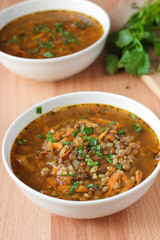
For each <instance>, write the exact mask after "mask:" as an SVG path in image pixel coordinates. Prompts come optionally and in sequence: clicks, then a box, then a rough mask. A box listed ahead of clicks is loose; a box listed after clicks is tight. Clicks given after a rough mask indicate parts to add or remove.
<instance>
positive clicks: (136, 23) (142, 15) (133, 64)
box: [106, 0, 160, 77]
mask: <svg viewBox="0 0 160 240" xmlns="http://www.w3.org/2000/svg"><path fill="white" fill-rule="evenodd" d="M132 7H133V6H132ZM136 8H137V6H136ZM137 9H138V8H137ZM157 28H160V1H159V0H153V1H152V0H147V1H146V2H145V4H144V5H143V7H142V8H140V9H139V10H138V11H137V13H135V14H133V15H132V16H131V17H130V18H129V20H128V21H127V22H126V24H125V25H124V26H123V27H122V29H120V30H119V31H115V32H113V33H112V34H111V35H110V36H109V38H108V55H107V57H106V70H107V72H108V73H109V74H110V75H113V74H115V73H116V72H117V71H118V70H120V69H125V71H126V72H127V73H129V74H132V75H137V76H138V77H140V76H141V75H143V74H148V73H149V68H150V58H149V54H148V52H149V50H150V48H154V50H155V54H156V56H158V57H160V36H158V35H157V33H156V29H157ZM159 69H160V64H159V67H158V69H157V71H158V70H159Z"/></svg>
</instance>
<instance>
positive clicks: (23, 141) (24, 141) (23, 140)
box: [18, 139, 27, 145]
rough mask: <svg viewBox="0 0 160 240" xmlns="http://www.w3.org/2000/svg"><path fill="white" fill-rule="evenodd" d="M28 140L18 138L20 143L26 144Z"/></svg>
mask: <svg viewBox="0 0 160 240" xmlns="http://www.w3.org/2000/svg"><path fill="white" fill-rule="evenodd" d="M26 142H27V140H26V139H22V140H18V144H20V145H21V144H25V143H26Z"/></svg>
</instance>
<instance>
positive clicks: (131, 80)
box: [0, 0, 160, 240]
mask: <svg viewBox="0 0 160 240" xmlns="http://www.w3.org/2000/svg"><path fill="white" fill-rule="evenodd" d="M16 2H19V0H5V1H2V0H1V1H0V9H1V10H2V9H4V8H6V7H7V6H9V5H11V4H14V3H16ZM94 2H96V3H98V4H99V5H101V6H102V7H103V8H104V9H105V10H106V11H108V12H109V11H111V10H112V9H113V8H114V7H115V6H116V4H117V3H118V0H112V1H110V0H94ZM104 58H105V51H104V52H103V53H102V54H101V56H100V57H99V58H98V59H97V60H96V61H95V62H94V64H92V66H90V67H89V68H87V69H86V70H84V71H83V72H81V73H79V74H77V75H75V76H73V77H71V78H69V79H66V80H63V81H59V82H50V83H39V82H36V81H33V80H29V79H25V78H22V77H20V76H17V75H15V74H14V73H12V72H10V71H8V70H7V69H6V68H4V67H3V66H2V65H0V89H1V94H0V113H1V115H0V126H1V127H0V141H1V142H2V139H3V136H4V134H5V132H6V130H7V128H8V127H9V125H10V124H11V123H12V122H13V121H14V120H15V118H16V117H18V115H19V114H20V113H22V112H23V111H24V110H26V109H27V108H29V107H31V106H32V105H33V104H35V103H38V102H39V101H42V100H44V99H47V98H49V97H52V96H56V95H59V94H63V93H69V92H75V91H84V90H91V91H94V90H97V91H104V92H113V93H117V94H121V95H124V96H127V97H130V98H132V99H135V100H137V101H139V102H141V103H142V104H144V105H145V106H147V107H148V108H150V109H151V110H152V111H153V112H154V113H155V114H156V115H157V116H158V117H159V118H160V100H158V98H157V97H156V96H155V95H154V94H153V93H152V92H151V91H150V90H149V88H148V87H147V86H146V85H145V84H144V83H143V81H142V80H141V79H138V78H136V77H132V76H130V75H127V74H125V73H124V72H122V73H119V74H117V75H115V76H113V77H111V76H108V75H107V74H106V72H105V66H104ZM159 181H160V175H159V176H158V177H157V179H156V181H155V183H154V184H153V186H152V187H151V188H150V190H149V191H148V192H147V193H146V194H145V195H144V196H143V197H142V198H141V199H140V200H139V201H138V202H136V203H135V204H133V205H132V206H130V207H128V208H127V209H125V210H123V211H121V212H119V213H116V214H114V215H111V216H107V217H103V218H99V219H92V220H75V219H68V218H64V217H59V216H56V215H54V214H51V213H49V212H47V211H45V210H43V209H41V208H39V207H38V206H36V205H35V204H34V203H32V202H31V201H30V200H28V199H27V198H26V197H24V195H23V194H22V193H21V192H20V190H19V189H18V188H17V186H16V185H15V183H14V182H13V181H12V180H11V178H10V177H9V175H8V173H7V172H6V170H5V168H4V165H3V163H2V159H0V186H1V189H0V239H5V240H51V239H52V240H53V239H54V240H61V239H62V240H94V239H96V240H97V239H99V240H135V239H136V240H141V239H145V240H152V239H154V240H159V239H160V207H159V206H160V185H159Z"/></svg>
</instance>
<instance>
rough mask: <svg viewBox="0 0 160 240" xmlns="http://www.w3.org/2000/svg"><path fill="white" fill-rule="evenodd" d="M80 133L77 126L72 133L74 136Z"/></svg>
mask: <svg viewBox="0 0 160 240" xmlns="http://www.w3.org/2000/svg"><path fill="white" fill-rule="evenodd" d="M78 133H79V130H78V128H76V129H75V130H74V131H73V133H72V136H75V137H76V136H77V134H78Z"/></svg>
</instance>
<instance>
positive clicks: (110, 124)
mask: <svg viewBox="0 0 160 240" xmlns="http://www.w3.org/2000/svg"><path fill="white" fill-rule="evenodd" d="M115 123H116V122H115V121H114V122H111V123H109V124H108V125H109V126H112V125H114V124H115Z"/></svg>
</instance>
